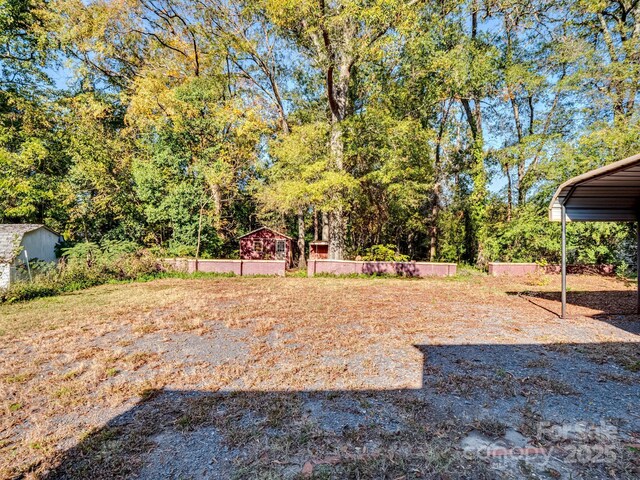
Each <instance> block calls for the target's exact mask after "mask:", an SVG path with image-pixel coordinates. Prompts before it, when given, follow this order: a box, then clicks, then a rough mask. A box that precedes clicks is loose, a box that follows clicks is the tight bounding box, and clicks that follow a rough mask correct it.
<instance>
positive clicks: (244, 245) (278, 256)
mask: <svg viewBox="0 0 640 480" xmlns="http://www.w3.org/2000/svg"><path fill="white" fill-rule="evenodd" d="M291 242H292V238H291V237H288V236H286V235H285V234H283V233H280V232H276V231H275V230H272V229H270V228H267V227H260V228H258V229H257V230H254V231H252V232H249V233H246V234H244V235H242V236H241V237H240V258H241V259H242V260H286V261H287V266H288V267H289V266H291V265H293V255H292V252H291Z"/></svg>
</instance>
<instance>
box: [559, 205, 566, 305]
mask: <svg viewBox="0 0 640 480" xmlns="http://www.w3.org/2000/svg"><path fill="white" fill-rule="evenodd" d="M561 209H562V267H561V268H562V313H561V315H560V317H561V318H566V316H567V209H566V207H565V206H564V204H563V205H562V208H561Z"/></svg>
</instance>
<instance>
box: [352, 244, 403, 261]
mask: <svg viewBox="0 0 640 480" xmlns="http://www.w3.org/2000/svg"><path fill="white" fill-rule="evenodd" d="M362 260H365V261H373V262H407V261H409V257H407V256H406V255H402V254H400V253H398V252H396V249H395V247H394V246H393V245H373V246H372V247H370V248H367V250H365V253H364V255H362Z"/></svg>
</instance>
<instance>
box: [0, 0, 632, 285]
mask: <svg viewBox="0 0 640 480" xmlns="http://www.w3.org/2000/svg"><path fill="white" fill-rule="evenodd" d="M445 3H446V5H444V4H442V2H407V1H402V0H375V1H371V2H358V1H354V0H337V1H335V2H328V3H323V2H316V1H312V0H303V1H293V0H286V1H280V0H248V1H245V2H238V1H229V2H218V1H208V0H207V1H204V2H191V1H187V0H175V1H172V2H170V9H171V14H170V15H167V13H166V9H165V8H166V7H167V5H165V2H162V1H161V2H140V1H138V0H123V1H115V0H104V1H100V2H83V1H81V0H65V1H58V0H51V1H49V0H0V222H3V223H7V222H9V223H24V222H38V223H46V224H47V225H48V226H50V227H53V228H54V229H56V230H59V231H60V232H61V233H63V234H64V237H65V239H66V240H67V241H68V242H70V244H72V245H75V246H74V247H73V248H71V249H67V250H65V255H64V273H63V272H62V271H59V272H57V273H54V272H47V271H46V267H42V268H40V267H39V266H38V268H34V272H35V275H36V276H37V277H38V278H39V279H41V280H39V281H41V282H44V279H45V278H46V279H49V280H47V281H51V282H53V283H52V285H57V286H55V287H50V286H45V283H40V284H38V285H41V286H37V285H36V284H35V283H34V284H32V285H30V286H25V285H22V286H21V287H16V288H23V289H25V293H24V294H18V295H17V296H18V297H20V296H21V295H24V296H25V297H28V296H29V295H37V292H38V288H42V289H43V290H42V291H43V292H44V291H47V290H46V289H47V288H54V289H55V288H63V287H60V284H59V282H60V281H61V280H60V278H62V277H63V276H64V278H65V280H64V282H66V283H64V285H71V284H73V285H77V286H81V285H85V284H86V285H88V284H94V283H96V282H102V281H104V279H106V278H123V279H126V278H131V277H132V276H134V275H135V270H136V268H138V267H131V265H138V266H139V267H140V268H141V269H142V271H146V267H143V266H142V264H146V263H145V262H146V260H145V261H143V260H142V259H144V258H147V255H146V254H145V255H140V254H139V253H136V252H139V248H138V247H137V246H144V247H145V248H146V249H147V250H145V251H153V252H156V253H160V252H163V253H167V254H169V255H172V256H173V255H175V256H193V255H196V254H197V255H199V256H200V257H204V258H206V257H221V256H237V248H238V245H237V236H238V234H239V233H243V232H246V231H249V230H252V229H253V228H256V227H257V226H259V224H260V223H262V222H263V221H265V220H266V221H268V223H270V224H271V223H272V224H274V225H275V224H277V225H281V226H282V227H283V228H284V229H285V230H287V231H288V232H289V233H296V232H298V231H300V232H302V231H305V232H309V231H310V227H311V226H312V225H314V223H315V221H316V220H317V219H318V218H320V219H321V218H322V217H323V214H327V215H328V216H329V218H331V219H333V220H332V222H333V224H332V228H331V229H330V235H332V236H333V239H334V240H335V239H338V238H341V236H342V235H344V237H345V238H344V240H345V243H346V244H345V245H344V251H345V252H346V253H347V254H349V253H351V254H352V255H356V254H358V253H361V252H364V251H366V250H367V249H373V250H372V252H371V255H373V256H380V257H382V258H389V257H390V256H391V253H390V252H383V251H382V250H381V249H382V248H386V247H384V246H385V245H388V244H390V245H394V246H395V247H393V248H392V250H393V255H396V254H397V255H402V256H406V257H407V258H411V259H415V260H422V259H432V260H446V261H455V262H466V263H469V264H474V265H482V264H484V263H485V262H487V261H491V260H501V261H547V262H557V261H558V258H559V250H560V246H559V226H558V225H555V224H551V223H549V222H548V221H547V205H548V202H549V200H550V198H551V196H552V195H553V192H554V190H555V189H556V188H557V186H558V184H560V183H561V182H562V181H563V180H566V179H567V178H569V177H571V176H574V175H577V174H579V173H582V172H585V171H587V170H590V169H592V168H595V167H598V166H601V165H604V164H606V163H610V162H613V161H615V160H618V159H620V158H624V157H626V156H629V155H631V154H634V153H637V152H638V151H640V137H639V136H638V134H637V133H638V127H639V123H638V122H639V121H640V114H639V112H640V110H639V105H640V103H639V102H638V101H637V98H638V93H640V92H638V90H639V86H638V80H637V79H638V78H639V76H640V56H638V54H637V52H638V51H639V48H640V35H639V34H638V29H637V24H638V18H640V3H637V2H636V3H633V2H632V3H633V4H629V5H626V4H623V3H624V2H616V1H611V0H601V1H600V0H599V1H598V2H590V1H586V0H572V1H569V2H554V1H550V0H540V1H535V2H520V3H518V2H516V3H518V4H517V5H516V3H514V2H513V1H512V0H496V1H491V2H480V3H478V2H471V1H470V0H469V1H467V0H460V1H457V0H456V1H452V2H445ZM480 4H481V7H482V8H481V11H480V12H478V11H477V9H476V8H475V7H476V6H478V5H480ZM521 4H522V5H521ZM525 4H526V5H525ZM474 12H475V14H474ZM550 12H553V15H551V16H550ZM472 17H474V18H475V22H476V23H474V22H472V21H470V20H471V18H472ZM472 25H477V29H476V30H473V29H472V28H471V26H472ZM487 32H490V34H489V33H487ZM58 60H60V62H58ZM62 65H64V68H62ZM56 69H61V71H63V72H64V73H65V74H68V76H69V79H70V80H71V81H70V82H69V84H68V85H67V86H62V85H55V86H54V84H53V82H52V81H51V79H50V78H49V75H50V74H51V75H52V74H53V72H54V71H55V70H56ZM57 88H59V89H60V90H57ZM298 218H301V219H302V223H301V224H300V225H298ZM299 227H304V228H300V229H299ZM317 233H318V232H317ZM303 235H306V236H308V237H309V238H311V235H310V233H306V234H303ZM633 242H634V238H633V232H632V230H631V229H630V228H629V226H628V225H608V224H602V225H596V224H585V225H582V224H580V225H577V224H576V225H570V226H569V246H570V248H569V254H570V261H574V262H587V263H593V262H607V263H616V264H618V265H629V266H633V265H635V258H634V257H633V255H632V254H631V250H632V248H633ZM332 245H333V246H335V245H336V243H335V242H334V243H332ZM380 246H382V247H380ZM578 246H579V247H578ZM397 252H399V253H397ZM118 259H121V260H122V259H124V260H126V261H124V263H123V265H125V264H126V265H128V266H123V267H122V268H117V261H118ZM136 259H137V260H136ZM150 263H153V262H150ZM61 268H62V267H61ZM149 268H151V267H149ZM130 269H132V271H129V270H130ZM22 273H24V272H22ZM36 283H37V282H36ZM64 288H67V287H66V286H65V287H64ZM29 289H30V290H29ZM27 290H29V291H31V292H34V293H28V291H27Z"/></svg>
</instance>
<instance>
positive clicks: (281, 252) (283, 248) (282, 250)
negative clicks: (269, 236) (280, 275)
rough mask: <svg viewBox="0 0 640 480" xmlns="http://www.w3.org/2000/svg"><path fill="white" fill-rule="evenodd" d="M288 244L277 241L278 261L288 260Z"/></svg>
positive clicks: (283, 241)
mask: <svg viewBox="0 0 640 480" xmlns="http://www.w3.org/2000/svg"><path fill="white" fill-rule="evenodd" d="M286 252H287V243H286V241H285V240H276V259H277V260H284V259H285V258H286Z"/></svg>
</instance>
